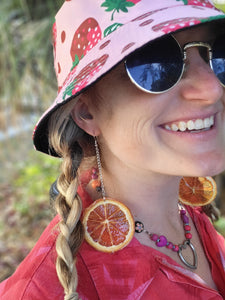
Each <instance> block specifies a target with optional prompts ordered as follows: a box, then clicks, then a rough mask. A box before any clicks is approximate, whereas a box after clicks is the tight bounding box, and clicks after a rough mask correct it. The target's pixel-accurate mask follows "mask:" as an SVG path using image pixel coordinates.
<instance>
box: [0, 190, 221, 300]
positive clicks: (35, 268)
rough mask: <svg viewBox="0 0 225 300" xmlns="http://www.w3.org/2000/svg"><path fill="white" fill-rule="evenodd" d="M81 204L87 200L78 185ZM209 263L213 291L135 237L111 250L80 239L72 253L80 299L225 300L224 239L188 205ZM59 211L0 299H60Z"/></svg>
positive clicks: (2, 286)
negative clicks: (76, 249) (75, 256)
mask: <svg viewBox="0 0 225 300" xmlns="http://www.w3.org/2000/svg"><path fill="white" fill-rule="evenodd" d="M79 194H80V196H81V198H82V200H83V204H84V207H85V206H88V205H89V204H90V203H91V199H90V197H89V196H88V194H87V193H86V192H85V191H84V189H83V188H82V187H80V188H79ZM188 212H189V214H190V216H191V218H192V220H193V222H194V224H195V226H196V228H197V231H198V233H199V236H200V239H201V241H202V244H203V248H204V250H205V253H206V256H207V258H208V261H209V263H210V266H211V272H212V277H213V280H214V282H215V284H216V286H217V288H218V292H217V291H215V290H213V289H211V288H209V287H208V286H207V285H206V284H205V283H204V282H203V280H201V278H200V277H199V276H197V275H195V274H194V273H193V272H191V271H188V270H186V269H185V268H183V267H182V266H181V265H179V264H177V263H176V262H175V261H174V260H172V259H171V258H170V257H168V256H167V255H164V254H162V253H161V252H159V251H157V250H155V249H153V248H151V247H148V246H145V245H142V244H140V243H139V241H138V240H137V239H136V238H135V237H134V238H133V239H132V241H131V242H130V244H129V245H128V246H126V247H125V248H124V249H122V250H120V251H118V252H115V253H102V252H99V251H97V250H95V249H94V248H92V247H91V246H90V245H88V244H87V243H86V242H85V241H84V242H83V244H82V246H81V248H80V251H79V253H78V255H77V259H76V265H77V270H78V278H79V283H78V290H77V291H78V293H79V296H80V298H81V299H82V300H97V299H101V300H125V299H126V300H139V299H141V300H146V299H154V300H163V299H167V300H174V299H182V300H192V299H193V300H194V299H195V300H197V299H198V300H222V299H225V244H224V238H223V237H222V236H221V235H219V234H218V233H217V232H216V230H215V229H214V227H213V226H212V224H211V222H210V220H209V219H208V217H207V216H206V215H205V214H204V213H203V212H202V210H201V209H200V208H195V209H191V208H188ZM59 220H60V218H59V216H56V217H55V218H54V219H53V220H52V222H51V223H50V224H49V226H48V227H47V228H46V229H45V231H44V232H43V234H42V235H41V237H40V239H39V241H38V242H37V244H36V246H35V247H34V248H33V250H32V251H31V252H30V254H29V255H28V256H27V257H26V258H25V260H24V261H23V262H22V263H21V264H20V266H19V267H18V268H17V270H16V272H15V273H14V274H13V275H12V276H11V277H9V278H8V279H7V280H5V281H3V282H2V283H1V284H0V299H1V300H13V299H16V300H40V299H43V300H50V299H51V300H53V299H55V300H63V299H64V291H63V288H62V286H61V284H60V283H59V280H58V278H57V274H56V269H55V261H56V257H57V254H56V250H55V241H56V238H57V236H58V227H57V224H58V222H59Z"/></svg>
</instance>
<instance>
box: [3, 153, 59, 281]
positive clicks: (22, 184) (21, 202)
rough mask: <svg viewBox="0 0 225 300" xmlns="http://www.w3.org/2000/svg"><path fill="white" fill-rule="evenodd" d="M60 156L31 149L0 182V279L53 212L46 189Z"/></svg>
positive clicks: (15, 264) (40, 231) (17, 259)
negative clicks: (7, 178) (5, 178)
mask: <svg viewBox="0 0 225 300" xmlns="http://www.w3.org/2000/svg"><path fill="white" fill-rule="evenodd" d="M59 165H60V159H56V158H52V157H50V156H48V155H44V154H41V153H38V152H35V151H31V152H30V153H29V154H28V155H27V156H26V158H25V159H24V161H21V160H20V161H19V163H15V164H14V176H13V177H12V178H11V181H10V183H2V184H0V210H1V218H0V281H2V280H4V279H5V278H7V277H8V276H10V275H11V274H12V273H13V272H14V271H15V269H16V267H17V266H18V265H19V263H20V262H21V261H22V260H23V259H24V258H25V257H26V255H27V254H28V253H29V251H30V250H31V249H32V247H33V246H34V245H35V243H36V242H37V240H38V239H39V236H40V234H41V233H42V232H43V230H44V229H45V228H46V226H47V225H48V223H49V222H50V221H51V219H52V218H53V216H54V213H55V212H54V211H53V210H52V209H51V208H50V198H49V189H50V186H51V184H52V183H53V182H54V181H55V180H56V178H57V176H58V174H59Z"/></svg>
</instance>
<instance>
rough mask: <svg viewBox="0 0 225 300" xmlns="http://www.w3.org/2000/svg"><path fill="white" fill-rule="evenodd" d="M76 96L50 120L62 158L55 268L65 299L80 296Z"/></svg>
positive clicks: (51, 139)
mask: <svg viewBox="0 0 225 300" xmlns="http://www.w3.org/2000/svg"><path fill="white" fill-rule="evenodd" d="M74 103H75V100H73V101H70V102H69V103H68V104H66V105H64V106H63V107H62V108H59V109H57V110H56V111H55V112H54V113H53V115H52V116H51V118H50V120H49V126H48V130H49V144H50V147H51V148H53V149H54V151H55V152H56V153H57V154H58V155H59V156H61V157H62V158H63V161H62V165H61V174H60V176H59V178H58V180H57V189H58V191H59V195H58V197H57V198H56V200H55V209H56V212H57V213H58V214H59V215H60V216H61V221H60V223H59V228H60V234H59V236H58V238H57V241H56V251H57V255H58V257H57V261H56V271H57V275H58V278H59V280H60V282H61V284H62V286H63V288H64V291H65V297H64V300H77V299H79V296H78V294H77V292H76V289H77V284H78V278H77V270H76V266H75V257H76V254H77V252H78V250H79V247H80V245H81V244H82V241H83V239H84V229H83V225H82V223H81V221H80V216H81V212H82V201H81V199H80V197H79V195H78V193H77V188H78V184H79V182H78V168H79V166H80V164H81V161H82V159H83V150H82V148H81V146H80V145H79V142H78V141H79V140H80V139H82V138H84V136H85V133H84V131H83V130H81V129H80V128H79V127H78V126H77V125H76V124H75V123H74V121H73V119H72V117H71V116H70V112H71V109H72V107H73V106H74Z"/></svg>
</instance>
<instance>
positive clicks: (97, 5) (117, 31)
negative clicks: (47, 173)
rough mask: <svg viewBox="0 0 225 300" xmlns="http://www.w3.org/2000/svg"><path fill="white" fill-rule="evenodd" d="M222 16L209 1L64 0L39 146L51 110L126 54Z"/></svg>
mask: <svg viewBox="0 0 225 300" xmlns="http://www.w3.org/2000/svg"><path fill="white" fill-rule="evenodd" d="M218 19H219V20H221V19H225V15H224V13H223V12H222V11H220V10H218V9H217V8H216V7H215V6H214V5H213V2H212V1H211V0H67V1H65V2H64V4H63V5H62V7H61V9H60V10H59V11H58V13H57V15H56V17H55V23H54V25H53V49H54V67H55V72H56V76H57V81H58V94H57V97H56V99H55V101H54V102H53V104H52V105H51V106H50V107H49V108H48V109H47V111H46V112H45V113H44V114H43V115H42V117H41V118H40V120H39V122H38V123H37V125H36V127H35V130H34V134H33V141H34V146H35V148H36V149H37V150H39V151H42V152H44V153H47V154H50V155H54V156H56V153H54V151H52V152H51V150H50V149H49V144H48V130H47V125H48V120H49V117H50V116H51V114H52V113H53V112H54V111H55V110H56V109H58V108H59V107H61V106H62V105H64V104H65V103H67V102H68V101H70V100H71V99H73V98H74V97H76V96H78V95H79V94H80V93H82V92H83V91H84V90H85V89H86V88H88V87H89V86H90V85H92V84H93V83H95V82H96V81H97V80H99V79H100V78H101V77H102V76H103V75H104V74H106V73H107V72H109V71H110V70H111V69H112V68H113V67H115V66H116V65H117V64H118V63H120V62H121V61H123V60H124V59H125V58H126V57H127V56H128V55H129V54H130V53H132V52H133V51H135V50H136V49H138V48H140V47H142V46H143V45H145V44H146V43H148V42H150V41H152V40H154V39H157V38H159V37H162V36H164V35H166V34H169V33H172V32H175V31H178V30H181V29H184V28H188V27H192V26H196V25H198V24H201V23H206V22H212V21H217V20H218Z"/></svg>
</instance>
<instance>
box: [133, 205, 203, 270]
mask: <svg viewBox="0 0 225 300" xmlns="http://www.w3.org/2000/svg"><path fill="white" fill-rule="evenodd" d="M179 212H180V217H181V220H182V221H183V226H184V231H185V234H184V235H185V241H184V242H183V244H179V245H176V244H174V243H172V242H170V241H168V240H167V238H166V237H165V236H164V235H160V236H159V235H157V234H155V233H150V232H149V231H148V230H146V229H145V228H144V224H143V223H142V222H140V221H135V232H136V233H141V232H144V233H146V234H147V235H148V236H149V238H150V240H152V241H154V242H155V244H156V246H157V247H166V248H167V249H170V250H172V251H174V252H177V254H178V256H179V258H180V260H181V261H182V262H183V264H185V266H187V267H188V268H190V269H197V265H198V258H197V253H196V250H195V247H194V246H193V244H192V243H191V238H192V234H191V226H190V225H189V218H188V216H187V214H186V210H185V209H184V207H180V209H179ZM187 247H190V249H191V251H192V254H193V264H191V263H190V262H188V261H187V260H186V259H185V258H184V256H183V254H182V251H183V250H184V249H186V248H187Z"/></svg>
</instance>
